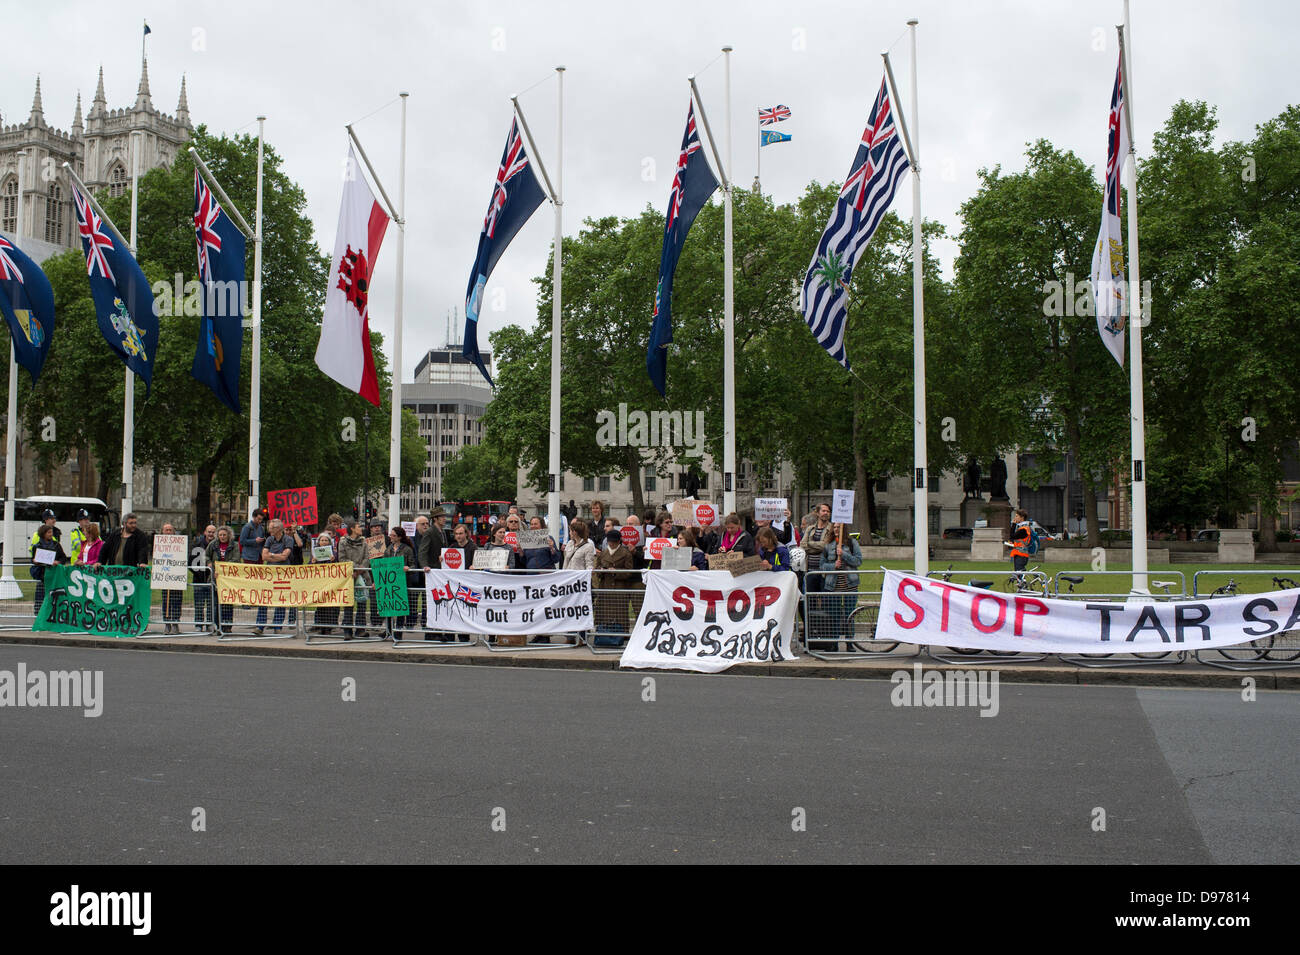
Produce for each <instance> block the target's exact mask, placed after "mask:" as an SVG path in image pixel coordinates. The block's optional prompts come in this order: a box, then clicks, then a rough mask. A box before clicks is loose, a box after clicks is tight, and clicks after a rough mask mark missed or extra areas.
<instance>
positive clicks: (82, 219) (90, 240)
mask: <svg viewBox="0 0 1300 955" xmlns="http://www.w3.org/2000/svg"><path fill="white" fill-rule="evenodd" d="M72 199H73V201H74V203H75V204H76V206H77V230H78V231H79V232H80V233H81V238H82V239H83V240H84V241H85V242H86V274H87V275H94V274H95V269H99V274H100V276H101V277H102V278H106V279H108V280H109V281H110V282H114V283H116V282H117V279H116V278H114V276H113V270H112V269H111V268H109V266H108V259H106V258H104V250H105V249H111V248H113V240H112V239H111V238H109V237H108V235H107V234H105V232H104V228H103V227H104V220H103V219H101V218H100V217H99V216H97V215H95V210H94V208H93V207H92V206H91V204H90V200H89V199H87V198H86V197H85V196H83V195H82V194H81V190H80V189H78V188H77V187H76V186H73V187H72Z"/></svg>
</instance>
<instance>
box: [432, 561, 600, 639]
mask: <svg viewBox="0 0 1300 955" xmlns="http://www.w3.org/2000/svg"><path fill="white" fill-rule="evenodd" d="M481 553H483V551H477V552H476V553H475V554H474V556H475V557H478V555H479V554H481ZM488 553H499V554H505V553H506V551H489V552H488ZM425 595H426V596H427V597H428V600H427V605H428V611H427V618H426V620H427V625H428V626H429V627H430V628H432V629H435V630H452V631H455V632H457V633H484V634H498V635H500V634H543V633H572V632H573V631H575V630H576V631H582V630H590V629H591V628H592V618H593V615H592V610H591V571H589V570H556V571H552V572H551V573H549V574H546V575H544V576H538V577H533V576H517V575H502V574H488V573H479V572H475V571H473V570H462V571H457V572H453V573H448V572H447V571H445V570H438V569H433V570H430V571H429V580H428V585H427V587H426V590H425Z"/></svg>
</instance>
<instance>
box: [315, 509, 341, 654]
mask: <svg viewBox="0 0 1300 955" xmlns="http://www.w3.org/2000/svg"><path fill="white" fill-rule="evenodd" d="M340 520H342V518H340ZM316 547H318V548H320V549H321V553H320V554H319V555H317V553H316V551H315V550H314V549H313V550H312V554H311V562H312V563H313V564H332V563H334V560H335V557H336V550H335V549H336V548H337V547H338V540H337V539H336V538H335V537H334V533H333V532H332V531H330V530H325V531H323V532H322V533H321V534H320V535H319V536H318V537H317V538H316ZM311 622H312V623H313V624H314V626H313V627H312V629H313V630H315V631H316V632H317V633H321V634H325V633H333V632H334V630H335V628H337V627H338V625H339V608H338V607H317V608H316V610H315V612H314V613H312V615H311Z"/></svg>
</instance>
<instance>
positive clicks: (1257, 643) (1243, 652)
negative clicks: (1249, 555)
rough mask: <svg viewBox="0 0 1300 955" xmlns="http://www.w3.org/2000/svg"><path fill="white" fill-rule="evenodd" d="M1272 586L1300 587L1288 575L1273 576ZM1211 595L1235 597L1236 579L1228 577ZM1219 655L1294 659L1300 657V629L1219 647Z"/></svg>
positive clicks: (1287, 588)
mask: <svg viewBox="0 0 1300 955" xmlns="http://www.w3.org/2000/svg"><path fill="white" fill-rule="evenodd" d="M1273 588H1274V589H1275V590H1294V589H1297V588H1300V584H1297V583H1296V582H1295V581H1294V580H1293V579H1292V578H1290V577H1274V578H1273ZM1210 596H1211V597H1235V596H1237V581H1236V580H1235V579H1233V578H1231V577H1230V578H1228V582H1227V583H1226V584H1224V585H1223V586H1222V587H1219V588H1217V589H1215V590H1214V591H1213V592H1212V593H1211V594H1210ZM1219 655H1220V656H1222V657H1223V658H1224V659H1225V660H1238V661H1247V660H1277V661H1281V662H1285V661H1290V660H1295V659H1297V658H1300V630H1284V631H1282V632H1281V633H1270V634H1267V635H1265V636H1262V637H1257V638H1256V639H1254V640H1252V641H1250V643H1240V644H1237V646H1235V647H1219Z"/></svg>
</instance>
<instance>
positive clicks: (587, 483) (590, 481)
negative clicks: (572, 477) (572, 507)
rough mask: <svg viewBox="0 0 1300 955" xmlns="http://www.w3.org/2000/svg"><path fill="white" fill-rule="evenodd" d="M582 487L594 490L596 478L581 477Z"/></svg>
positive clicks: (585, 489)
mask: <svg viewBox="0 0 1300 955" xmlns="http://www.w3.org/2000/svg"><path fill="white" fill-rule="evenodd" d="M582 489H583V490H584V491H594V490H596V479H595V478H583V479H582Z"/></svg>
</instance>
